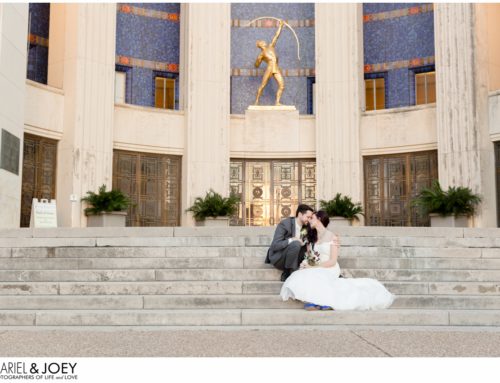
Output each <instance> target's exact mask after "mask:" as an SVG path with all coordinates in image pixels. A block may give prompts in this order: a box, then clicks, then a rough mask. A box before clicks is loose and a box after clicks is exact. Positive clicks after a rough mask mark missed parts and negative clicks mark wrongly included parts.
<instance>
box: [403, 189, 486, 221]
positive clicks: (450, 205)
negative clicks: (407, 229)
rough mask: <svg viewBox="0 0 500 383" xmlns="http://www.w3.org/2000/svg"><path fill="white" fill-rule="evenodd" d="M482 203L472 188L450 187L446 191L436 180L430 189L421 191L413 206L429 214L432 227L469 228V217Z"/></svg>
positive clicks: (413, 201)
mask: <svg viewBox="0 0 500 383" xmlns="http://www.w3.org/2000/svg"><path fill="white" fill-rule="evenodd" d="M480 202H481V197H480V196H479V195H477V194H474V193H472V190H471V189H470V188H466V187H463V186H458V187H455V186H453V187H452V186H450V187H449V188H448V190H446V191H445V190H443V189H442V188H441V185H440V184H439V181H437V180H435V181H434V182H433V183H432V186H431V187H430V188H424V189H422V190H421V191H420V193H419V194H418V195H417V197H416V198H414V199H413V200H412V205H413V206H416V207H418V208H420V209H421V212H422V214H424V215H426V214H429V217H430V219H431V226H432V227H468V226H469V217H471V216H472V215H474V212H475V210H476V207H477V205H478V204H479V203H480Z"/></svg>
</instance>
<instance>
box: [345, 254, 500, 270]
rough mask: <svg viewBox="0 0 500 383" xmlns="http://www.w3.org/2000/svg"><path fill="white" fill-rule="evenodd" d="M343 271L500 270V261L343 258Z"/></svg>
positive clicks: (492, 259)
mask: <svg viewBox="0 0 500 383" xmlns="http://www.w3.org/2000/svg"><path fill="white" fill-rule="evenodd" d="M338 262H339V265H340V267H341V268H342V269H439V270H446V269H447V270H462V269H465V270H500V259H494V258H489V259H487V258H480V259H467V258H457V259H455V258H379V257H377V258H375V257H369V258H365V257H363V258H361V257H343V256H341V257H340V258H339V260H338Z"/></svg>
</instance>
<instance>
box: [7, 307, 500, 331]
mask: <svg viewBox="0 0 500 383" xmlns="http://www.w3.org/2000/svg"><path fill="white" fill-rule="evenodd" d="M241 325H244V326H289V325H298V326H324V325H347V326H353V325H364V326H365V325H366V326H499V325H500V310H409V309H393V310H379V311H312V312H310V311H305V310H301V309H236V310H235V309H226V310H221V309H217V310H212V309H200V310H113V311H106V310H78V311H76V310H37V311H34V310H6V311H0V326H78V327H79V326H82V327H86V326H241Z"/></svg>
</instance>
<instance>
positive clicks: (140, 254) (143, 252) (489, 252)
mask: <svg viewBox="0 0 500 383" xmlns="http://www.w3.org/2000/svg"><path fill="white" fill-rule="evenodd" d="M267 250H268V247H267V246H260V247H243V246H226V247H224V246H211V247H202V246H190V247H176V246H172V247H95V246H94V247H26V248H0V258H2V259H5V258H7V259H9V258H15V259H18V258H218V257H220V258H225V257H244V258H247V257H248V258H251V257H255V258H259V259H264V258H265V256H266V254H267ZM340 256H341V257H362V258H371V257H376V258H439V259H442V258H454V259H458V258H466V259H471V260H472V259H478V258H488V259H490V258H493V259H495V258H498V259H500V248H498V249H495V248H493V249H487V248H437V247H370V246H341V248H340Z"/></svg>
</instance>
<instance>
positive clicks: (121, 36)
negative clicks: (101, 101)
mask: <svg viewBox="0 0 500 383" xmlns="http://www.w3.org/2000/svg"><path fill="white" fill-rule="evenodd" d="M179 15H180V4H174V3H168V4H166V3H127V4H118V6H117V18H116V55H117V57H118V62H117V66H116V70H118V71H123V72H126V73H127V84H126V102H127V103H129V104H135V105H141V106H154V93H155V89H154V88H155V86H154V79H155V77H156V76H157V75H162V76H165V77H169V78H175V79H176V86H175V93H176V100H175V109H178V108H179V84H178V72H179V45H180V41H179V40H180V22H179Z"/></svg>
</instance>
